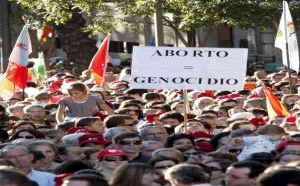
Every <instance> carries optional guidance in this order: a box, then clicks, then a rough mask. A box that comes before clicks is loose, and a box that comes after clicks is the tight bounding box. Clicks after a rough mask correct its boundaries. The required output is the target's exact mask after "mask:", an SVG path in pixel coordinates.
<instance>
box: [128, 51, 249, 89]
mask: <svg viewBox="0 0 300 186" xmlns="http://www.w3.org/2000/svg"><path fill="white" fill-rule="evenodd" d="M247 57H248V49H233V48H177V47H134V48H133V54H132V74H131V81H130V86H131V87H132V88H144V89H199V90H241V89H243V83H244V80H245V77H246V70H247Z"/></svg>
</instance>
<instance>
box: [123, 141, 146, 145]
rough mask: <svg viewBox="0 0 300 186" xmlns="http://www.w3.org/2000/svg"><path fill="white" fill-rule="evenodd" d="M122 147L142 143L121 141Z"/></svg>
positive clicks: (140, 142)
mask: <svg viewBox="0 0 300 186" xmlns="http://www.w3.org/2000/svg"><path fill="white" fill-rule="evenodd" d="M119 144H120V145H141V144H142V141H120V142H119Z"/></svg>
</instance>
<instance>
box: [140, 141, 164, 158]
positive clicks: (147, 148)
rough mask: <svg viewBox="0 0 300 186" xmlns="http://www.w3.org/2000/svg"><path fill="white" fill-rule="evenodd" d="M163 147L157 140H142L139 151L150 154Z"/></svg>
mask: <svg viewBox="0 0 300 186" xmlns="http://www.w3.org/2000/svg"><path fill="white" fill-rule="evenodd" d="M163 147H164V144H163V143H161V142H158V141H144V142H143V145H142V149H141V152H142V154H143V155H145V156H149V157H151V156H152V152H153V151H155V150H157V149H161V148H163Z"/></svg>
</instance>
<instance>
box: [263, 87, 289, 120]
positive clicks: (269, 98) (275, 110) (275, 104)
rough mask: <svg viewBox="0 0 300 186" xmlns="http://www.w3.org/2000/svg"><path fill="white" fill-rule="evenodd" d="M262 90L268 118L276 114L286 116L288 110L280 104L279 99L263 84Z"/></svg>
mask: <svg viewBox="0 0 300 186" xmlns="http://www.w3.org/2000/svg"><path fill="white" fill-rule="evenodd" d="M263 91H264V93H265V95H266V102H267V109H268V115H269V118H270V119H272V118H274V117H276V116H288V115H289V112H288V111H287V110H286V108H285V107H284V106H283V105H282V103H281V102H280V101H279V99H278V98H277V97H276V96H275V95H274V94H273V93H272V91H271V89H270V88H269V87H267V86H263Z"/></svg>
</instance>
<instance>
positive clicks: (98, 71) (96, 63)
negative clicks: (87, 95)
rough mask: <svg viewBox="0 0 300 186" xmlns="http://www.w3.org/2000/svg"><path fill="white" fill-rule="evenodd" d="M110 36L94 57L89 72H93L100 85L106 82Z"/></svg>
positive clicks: (105, 39)
mask: <svg viewBox="0 0 300 186" xmlns="http://www.w3.org/2000/svg"><path fill="white" fill-rule="evenodd" d="M109 41H110V37H109V35H108V36H106V37H105V38H104V40H103V42H102V44H101V46H100V47H99V49H98V51H97V53H96V54H95V55H94V57H93V59H92V61H91V64H90V66H89V70H90V71H91V72H92V76H93V77H94V79H95V81H96V84H98V85H100V84H102V83H103V82H104V77H105V69H106V63H107V62H108V61H109V59H110V57H109V55H108V52H109Z"/></svg>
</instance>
